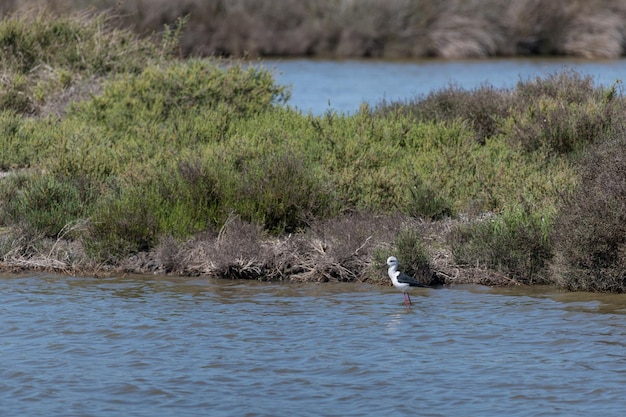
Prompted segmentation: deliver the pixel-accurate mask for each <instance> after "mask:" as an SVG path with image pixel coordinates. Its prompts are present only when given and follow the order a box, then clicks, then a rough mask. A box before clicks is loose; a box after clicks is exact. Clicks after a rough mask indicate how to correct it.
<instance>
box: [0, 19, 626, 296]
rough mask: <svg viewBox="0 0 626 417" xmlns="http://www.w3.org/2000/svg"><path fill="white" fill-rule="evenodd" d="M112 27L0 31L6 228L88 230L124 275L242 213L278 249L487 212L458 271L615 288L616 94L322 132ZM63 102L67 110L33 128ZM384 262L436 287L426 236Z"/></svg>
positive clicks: (375, 121) (226, 73) (326, 126)
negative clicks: (321, 236)
mask: <svg viewBox="0 0 626 417" xmlns="http://www.w3.org/2000/svg"><path fill="white" fill-rule="evenodd" d="M29 19H30V20H29ZM103 19H104V18H103V17H101V16H100V17H95V18H93V19H87V18H83V19H82V20H81V19H78V20H76V18H67V17H61V18H59V20H58V21H55V20H54V19H47V20H46V19H44V18H42V17H37V16H36V17H30V18H26V17H24V16H21V17H20V16H14V17H11V18H6V19H5V20H3V21H2V22H0V45H3V46H2V48H4V49H2V48H0V57H2V56H3V55H2V54H5V56H3V60H2V63H1V64H0V65H2V66H3V70H4V71H5V74H7V75H6V77H5V81H6V82H5V84H4V87H5V88H3V89H2V91H0V106H1V107H0V109H3V110H1V111H0V169H1V170H21V173H18V174H16V173H11V175H8V176H4V175H3V176H2V177H0V225H2V226H8V227H10V228H16V229H20V230H23V231H24V233H27V234H28V235H29V236H45V237H55V236H58V235H59V234H63V233H65V232H64V230H67V228H66V226H67V225H68V224H69V225H71V224H74V223H76V222H81V221H86V220H87V219H88V220H89V227H88V229H87V230H86V231H78V230H76V231H75V232H74V233H73V234H71V235H67V237H70V238H76V239H79V238H80V239H81V240H82V242H83V243H84V246H85V248H86V250H87V253H88V254H89V255H90V256H91V257H92V259H98V260H103V261H113V262H116V261H119V260H120V259H122V258H124V257H125V256H128V255H129V254H131V253H134V252H137V251H143V250H150V249H153V248H154V247H155V245H157V244H158V242H160V241H163V239H164V237H170V238H172V239H177V240H180V241H182V240H185V239H188V238H190V237H192V236H194V235H195V234H198V233H202V232H206V231H207V230H209V231H211V230H212V231H213V232H215V231H217V230H219V229H221V228H222V227H223V226H224V224H225V223H226V222H227V221H228V220H227V219H229V218H230V219H232V218H233V216H236V217H237V218H239V219H241V220H242V221H243V222H244V223H246V224H248V223H249V224H250V225H251V226H250V227H251V228H258V229H259V230H261V229H263V230H262V231H263V233H266V232H271V233H273V234H275V235H279V234H282V233H291V232H298V231H300V230H303V229H307V228H309V227H310V225H312V224H316V223H317V224H328V225H330V224H333V223H332V222H331V220H332V219H333V218H336V216H338V215H340V214H342V213H350V212H361V211H364V212H368V213H374V214H385V215H389V214H400V215H405V216H406V215H408V216H413V217H420V218H428V219H435V220H437V219H441V218H444V217H454V216H456V215H457V214H459V213H461V214H468V215H469V216H470V217H472V218H473V217H479V216H480V215H481V214H482V213H485V212H489V213H497V214H494V215H493V217H488V218H487V219H484V220H482V221H475V222H470V223H467V224H462V225H461V226H459V227H458V228H456V229H454V230H453V232H452V233H451V235H450V239H449V241H448V242H447V245H449V246H450V248H451V249H452V252H453V254H454V257H455V259H456V261H457V262H458V263H459V264H468V265H479V266H483V267H485V268H490V269H493V270H496V271H499V272H501V273H503V274H507V275H509V276H511V277H513V278H516V279H518V280H520V281H523V282H545V281H546V279H547V278H546V277H547V272H546V271H547V270H548V268H547V266H548V264H550V266H551V271H553V273H554V276H553V277H552V280H553V281H554V282H557V283H559V284H560V285H564V286H567V287H569V288H573V289H597V290H615V289H618V290H622V285H623V278H624V277H623V271H624V265H626V261H624V256H623V254H624V253H626V250H625V249H624V244H623V243H624V242H623V236H624V235H625V233H626V232H624V230H623V227H622V225H623V224H625V223H626V222H625V220H626V219H624V218H623V215H622V213H624V212H625V211H626V210H625V209H624V207H622V206H623V204H622V203H623V201H624V198H623V195H622V194H624V190H623V184H625V183H626V179H624V178H622V177H623V176H622V175H621V173H622V172H623V171H625V170H624V167H623V166H622V165H623V160H624V158H623V155H624V154H625V152H626V151H624V149H622V148H624V146H623V140H622V139H621V138H623V136H624V135H623V132H622V131H621V130H620V128H619V126H621V125H623V122H624V117H625V115H626V111H625V107H624V106H625V100H624V98H623V97H622V96H621V94H619V91H618V88H617V85H615V86H613V87H611V88H609V89H602V88H595V87H594V86H593V83H592V82H591V80H590V79H589V78H587V77H581V76H579V75H577V74H575V73H568V72H566V73H563V74H556V75H552V76H549V77H547V78H546V79H536V80H531V81H523V82H520V83H519V84H518V85H517V87H516V88H515V89H513V90H497V89H494V88H491V87H488V86H483V87H481V88H479V89H476V90H472V91H463V90H460V89H458V88H456V87H450V88H447V89H444V90H442V91H440V92H434V93H432V94H430V95H429V96H427V97H425V98H420V99H417V100H415V101H412V102H406V103H385V104H383V105H381V106H379V107H377V108H376V109H375V110H372V109H370V108H369V107H368V106H365V105H364V106H363V107H362V108H361V110H360V111H359V112H357V113H356V114H353V115H338V114H336V113H333V112H328V113H326V114H325V115H322V116H319V117H315V116H311V115H303V114H302V113H300V112H298V111H296V110H293V109H289V108H284V107H282V106H280V105H281V104H283V103H285V102H286V101H287V99H288V97H289V92H288V89H286V88H285V87H282V86H278V85H276V84H275V83H274V81H273V77H272V74H271V73H270V72H268V71H267V70H265V69H264V68H262V67H257V66H252V65H245V64H242V63H226V62H223V61H217V60H213V59H209V60H198V59H190V60H186V61H178V60H176V59H174V58H173V55H172V54H171V53H169V52H167V51H169V50H170V48H174V46H173V43H174V42H173V39H174V38H175V37H176V36H178V35H177V33H178V32H177V31H176V30H172V29H169V32H167V35H166V36H165V38H164V40H163V42H164V44H165V45H167V46H166V47H165V48H166V50H167V51H165V50H163V49H161V48H159V47H157V46H154V45H153V44H151V43H147V41H140V40H138V39H136V38H135V37H133V36H132V35H129V34H128V33H127V32H123V31H118V30H116V29H111V28H108V26H107V25H106V24H105V23H107V22H106V19H104V20H103ZM3 25H4V26H3ZM64 48H67V49H68V50H65V49H64ZM166 52H167V53H166ZM76 54H78V55H76ZM78 58H80V59H78ZM81 82H84V83H85V84H81ZM78 87H80V88H78ZM77 88H78V89H79V90H80V89H81V88H84V90H81V91H83V93H81V94H78V95H77V96H73V95H72V94H70V93H69V92H70V91H74V90H75V89H77ZM48 94H52V95H56V98H54V99H52V98H49V97H48ZM64 94H68V96H67V102H69V103H70V105H69V107H68V108H67V109H65V107H64V110H63V111H60V112H50V113H48V114H49V115H48V116H46V117H24V114H30V115H36V114H37V113H39V114H40V115H41V114H43V113H45V112H44V111H43V110H42V109H44V108H45V107H46V106H48V105H50V100H59V103H60V102H63V100H61V99H60V98H62V97H65V96H64ZM51 114H57V115H56V116H52V115H51ZM602 143H606V144H605V145H601V144H602ZM598 144H600V145H599V146H601V148H600V150H599V151H597V152H592V151H590V150H592V149H593V147H594V146H598ZM590 152H591V154H592V155H594V156H592V157H590V158H589V159H586V158H582V160H583V165H581V166H580V167H582V168H579V169H580V171H578V172H577V171H576V170H575V165H574V163H575V161H577V160H579V158H581V156H584V155H585V154H586V153H590ZM600 167H605V168H604V169H600ZM579 176H582V180H581V181H580V182H581V185H580V188H578V189H575V186H576V185H577V184H578V183H579ZM573 190H576V191H573ZM570 193H572V194H570ZM563 195H566V196H570V197H568V198H567V199H565V201H563V200H562V196H563ZM559 209H561V210H562V212H560V215H557V214H558V213H559V211H558V210H559ZM554 219H557V223H556V224H557V226H556V228H555V229H554V233H553V228H552V222H553V220H554ZM324 222H328V223H324ZM335 224H336V225H338V224H341V227H343V228H344V229H345V230H347V231H348V232H350V227H352V226H351V225H353V224H352V223H350V221H346V222H339V223H335ZM329 227H330V226H329ZM336 227H338V226H336ZM64 228H65V229H64ZM362 229H363V230H362V231H361V232H360V234H359V237H358V238H355V234H354V233H352V234H349V235H348V236H347V237H346V239H347V240H346V241H348V242H350V245H352V246H350V245H343V246H342V249H345V250H346V251H347V252H346V254H347V255H346V256H343V255H342V256H341V257H342V258H349V257H350V256H353V255H354V254H355V253H356V252H358V251H359V250H360V247H361V245H363V243H364V242H369V238H370V236H373V235H374V234H373V233H372V234H368V233H370V232H369V229H367V233H365V230H366V228H362ZM366 234H367V236H365V235H366ZM350 238H354V239H352V240H350ZM381 239H382V238H381ZM553 242H554V244H553ZM381 243H382V247H384V246H385V244H386V243H389V242H381ZM354 245H356V247H355V248H353V249H350V250H348V249H346V248H348V246H349V248H352V247H353V246H354ZM392 245H393V247H394V254H395V255H396V256H397V257H398V259H400V260H401V262H402V264H403V268H404V269H405V270H406V271H407V272H409V273H412V274H413V273H414V274H417V275H420V276H422V277H423V279H424V280H425V281H428V282H433V281H432V279H433V273H432V271H431V269H430V266H429V257H428V250H427V248H426V246H425V243H424V241H423V239H422V237H421V236H420V235H419V234H418V233H417V232H414V231H410V230H404V231H400V234H399V235H397V238H396V240H395V241H394V242H393V243H392ZM375 246H378V245H375ZM589 247H592V248H593V249H592V250H589V249H588V248H589ZM336 253H338V254H340V251H337V252H336ZM553 253H554V254H556V256H555V257H554V259H553V258H552V256H553ZM373 255H374V257H375V258H376V259H378V257H380V256H382V255H381V253H379V252H377V251H375V252H374V254H373ZM386 255H388V254H386ZM385 259H386V257H385ZM383 261H384V260H383Z"/></svg>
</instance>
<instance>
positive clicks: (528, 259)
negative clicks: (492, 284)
mask: <svg viewBox="0 0 626 417" xmlns="http://www.w3.org/2000/svg"><path fill="white" fill-rule="evenodd" d="M551 222H552V219H550V218H545V217H539V216H538V215H537V213H532V212H529V211H528V209H527V208H517V209H510V210H507V211H506V212H504V213H502V214H500V215H498V216H495V215H494V216H488V217H486V218H484V219H480V220H478V221H474V222H471V223H461V224H459V225H457V226H455V227H454V229H453V231H452V233H450V235H449V237H448V242H449V244H450V248H451V251H452V255H453V256H454V259H455V262H456V263H457V264H459V265H467V266H476V267H482V268H483V269H485V270H491V271H495V272H497V273H500V274H502V275H504V276H507V277H509V278H511V279H514V280H516V281H518V282H521V283H524V284H537V283H539V284H542V283H544V284H545V283H546V282H548V275H547V270H546V268H547V263H548V262H549V260H550V259H551V256H552V241H551V235H550V234H551V230H552V229H551Z"/></svg>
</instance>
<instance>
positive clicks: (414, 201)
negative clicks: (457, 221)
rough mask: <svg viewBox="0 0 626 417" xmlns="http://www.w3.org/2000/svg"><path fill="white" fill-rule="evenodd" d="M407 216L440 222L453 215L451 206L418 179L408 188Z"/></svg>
mask: <svg viewBox="0 0 626 417" xmlns="http://www.w3.org/2000/svg"><path fill="white" fill-rule="evenodd" d="M410 193H411V197H410V201H409V203H408V207H407V209H408V214H409V215H411V216H413V217H426V218H428V219H431V220H441V219H443V218H445V217H450V216H452V214H453V211H452V206H451V204H450V203H449V202H448V201H446V200H444V199H443V198H442V197H440V196H438V195H437V194H436V193H435V192H434V191H433V189H432V188H431V187H430V186H428V185H427V184H425V183H424V182H423V181H422V180H420V179H419V178H416V179H415V185H414V186H413V187H412V188H410Z"/></svg>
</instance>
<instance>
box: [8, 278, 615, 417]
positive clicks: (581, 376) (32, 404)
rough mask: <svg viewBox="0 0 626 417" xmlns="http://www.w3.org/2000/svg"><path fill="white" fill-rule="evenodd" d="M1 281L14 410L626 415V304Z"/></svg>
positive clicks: (465, 293)
mask: <svg viewBox="0 0 626 417" xmlns="http://www.w3.org/2000/svg"><path fill="white" fill-rule="evenodd" d="M413 300H414V302H415V306H414V309H413V310H412V311H411V312H409V313H405V308H404V304H403V300H402V295H401V294H400V293H397V292H396V291H395V290H394V289H393V288H387V287H377V286H369V285H359V284H278V283H258V282H236V281H220V280H198V279H173V278H151V277H147V278H146V277H122V278H108V279H98V278H89V277H82V278H72V277H62V276H54V275H24V276H4V277H0V323H1V324H0V410H1V412H0V414H1V415H6V416H208V415H210V416H234V415H237V416H295V415H297V416H381V415H388V416H404V415H406V416H409V415H411V416H414V415H420V416H452V415H466V416H470V415H474V416H504V415H506V416H563V415H567V416H590V415H601V416H621V415H623V413H624V409H625V408H626V398H625V397H624V388H625V387H626V349H625V344H626V296H622V295H600V294H585V293H582V294H581V293H576V294H568V293H561V292H559V291H557V290H555V289H552V288H545V287H543V288H530V289H526V288H522V289H490V288H486V287H480V286H460V287H454V288H444V289H419V290H417V291H416V292H415V293H414V296H413Z"/></svg>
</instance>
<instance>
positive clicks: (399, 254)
mask: <svg viewBox="0 0 626 417" xmlns="http://www.w3.org/2000/svg"><path fill="white" fill-rule="evenodd" d="M392 253H393V254H394V255H393V256H395V257H396V258H398V260H399V261H400V268H401V271H402V272H404V273H406V274H408V275H410V276H412V277H415V278H416V279H417V280H418V281H420V282H422V283H423V284H425V285H432V284H434V283H435V280H434V274H433V270H432V268H431V265H430V256H429V254H428V250H427V247H426V244H425V243H424V239H423V237H422V236H421V235H420V233H419V232H418V231H417V230H413V229H404V230H401V231H399V232H398V234H397V236H396V238H395V239H394V241H393V249H392Z"/></svg>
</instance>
